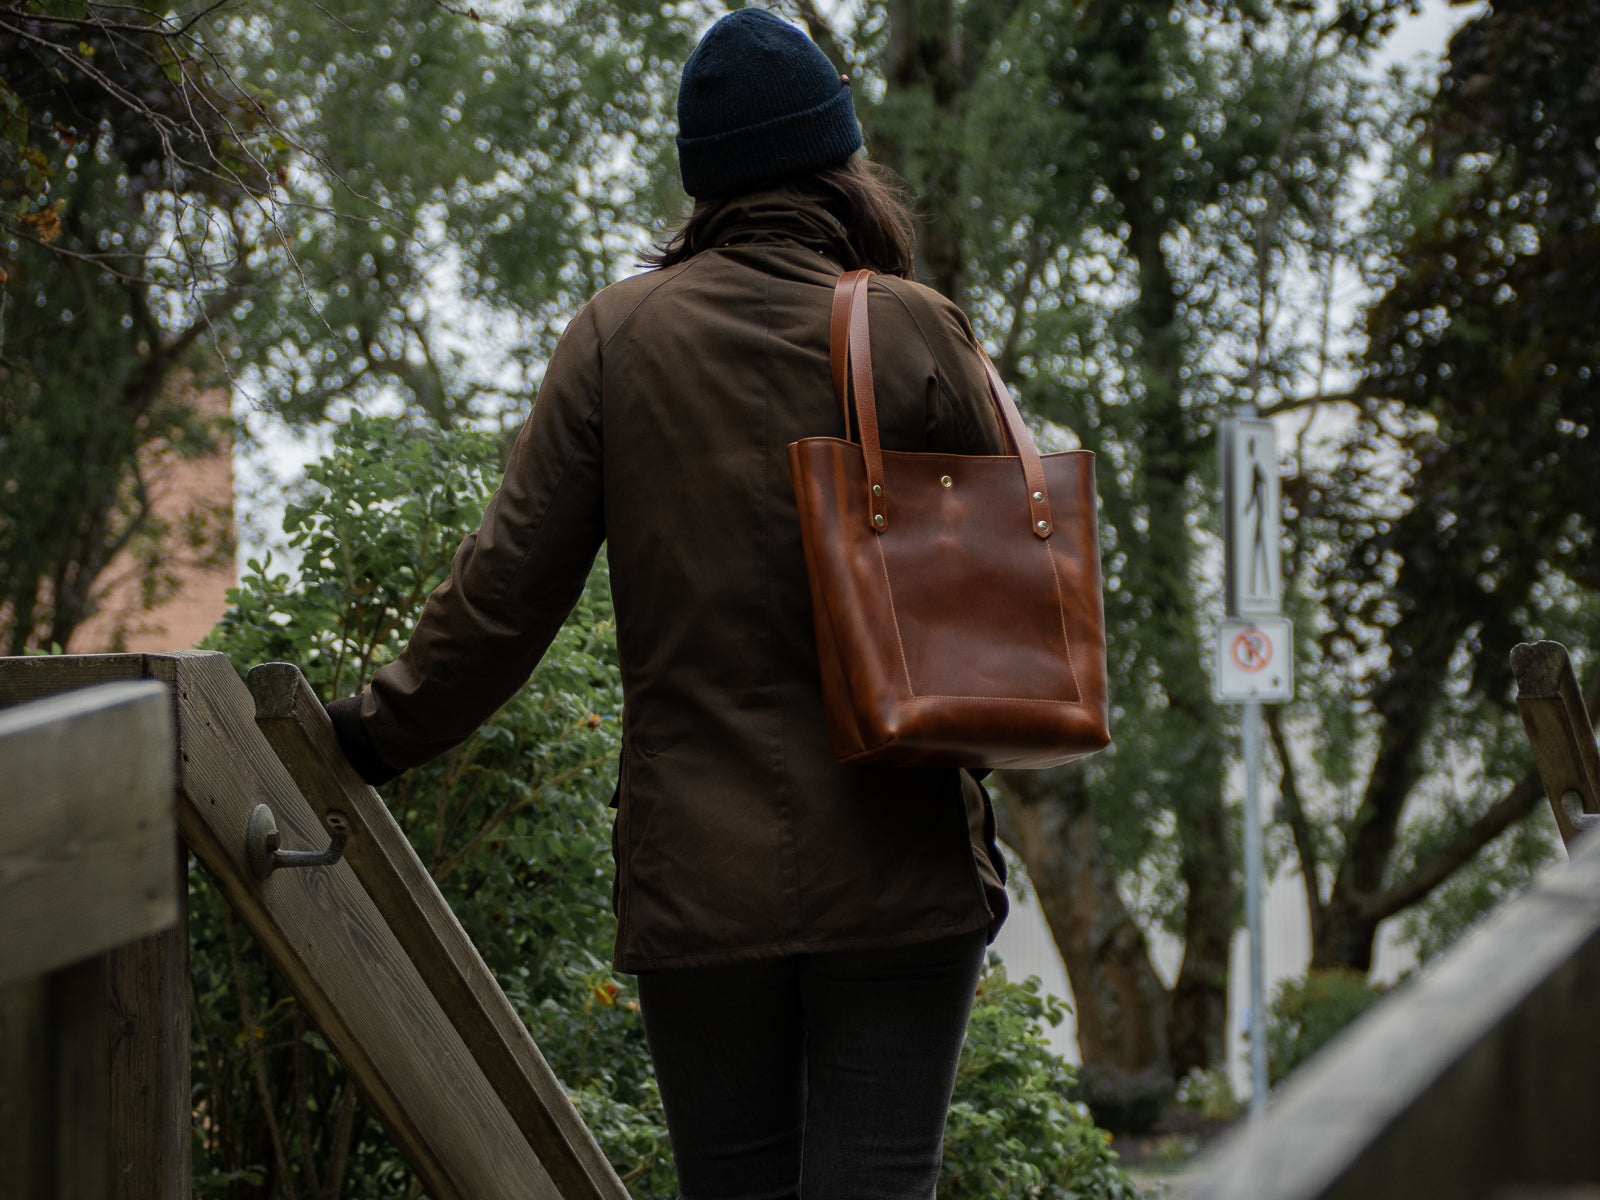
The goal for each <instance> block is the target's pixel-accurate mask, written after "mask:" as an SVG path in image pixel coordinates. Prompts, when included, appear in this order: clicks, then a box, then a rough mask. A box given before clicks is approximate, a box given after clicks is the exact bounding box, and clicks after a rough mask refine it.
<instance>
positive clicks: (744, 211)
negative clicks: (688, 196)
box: [704, 191, 862, 271]
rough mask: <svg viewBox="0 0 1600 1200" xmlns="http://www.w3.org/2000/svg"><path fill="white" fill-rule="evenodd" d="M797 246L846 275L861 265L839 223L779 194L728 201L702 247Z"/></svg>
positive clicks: (810, 204) (818, 207) (812, 205)
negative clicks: (812, 251)
mask: <svg viewBox="0 0 1600 1200" xmlns="http://www.w3.org/2000/svg"><path fill="white" fill-rule="evenodd" d="M784 243H789V244H798V245H801V246H805V247H807V248H809V249H811V250H815V251H816V252H817V253H818V254H821V255H823V256H824V257H826V258H828V259H830V260H831V261H833V262H835V263H838V264H839V266H840V267H842V268H843V269H845V270H847V271H849V270H854V269H855V268H857V267H859V266H861V265H862V264H861V263H860V262H859V261H858V259H857V257H856V252H855V250H854V249H852V248H851V246H850V237H849V235H848V234H847V233H846V232H845V228H844V225H843V224H841V223H840V221H839V219H838V218H837V217H835V216H834V215H833V214H832V213H830V212H829V211H828V210H827V209H825V208H823V207H822V206H821V205H820V204H818V203H816V202H815V201H811V200H797V199H795V198H794V197H793V196H792V195H785V194H784V193H782V192H772V191H765V192H750V193H747V194H745V195H742V196H734V197H732V198H731V199H729V200H728V201H727V202H726V203H725V204H724V205H723V206H722V208H720V209H719V210H718V211H717V213H716V215H715V216H713V217H712V218H711V220H710V222H709V224H708V225H707V227H706V232H705V243H704V244H705V245H707V246H708V247H711V246H756V245H781V244H784Z"/></svg>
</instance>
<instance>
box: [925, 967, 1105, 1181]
mask: <svg viewBox="0 0 1600 1200" xmlns="http://www.w3.org/2000/svg"><path fill="white" fill-rule="evenodd" d="M1065 1011H1066V1006H1065V1005H1064V1004H1063V1003H1062V1002H1061V1001H1060V1000H1059V999H1057V998H1056V997H1054V996H1045V995H1041V994H1040V991H1039V981H1038V980H1037V979H1035V978H1029V979H1028V980H1026V981H1024V982H1023V983H1012V982H1010V981H1009V980H1008V979H1007V978H1006V973H1005V968H1004V967H1002V966H1001V965H1000V964H999V963H998V962H997V961H994V962H991V964H990V965H989V967H988V969H987V970H986V971H985V972H984V975H983V979H982V981H981V983H980V984H979V988H978V995H977V998H976V1000H975V1001H974V1003H973V1007H972V1018H971V1020H970V1021H969V1023H968V1025H967V1040H966V1044H965V1045H964V1046H963V1047H962V1050H961V1066H960V1069H959V1071H958V1073H957V1075H956V1087H955V1096H954V1099H953V1102H952V1104H951V1106H950V1119H949V1122H948V1124H947V1125H946V1127H945V1159H944V1171H943V1173H942V1174H941V1175H940V1178H939V1195H940V1197H941V1200H1025V1198H1026V1200H1034V1198H1037V1200H1130V1198H1131V1197H1132V1196H1133V1195H1134V1190H1133V1185H1132V1184H1131V1183H1130V1182H1129V1181H1128V1178H1127V1176H1126V1175H1124V1174H1123V1173H1122V1172H1121V1171H1120V1170H1119V1169H1118V1168H1117V1165H1116V1155H1115V1154H1114V1153H1113V1152H1112V1150H1111V1147H1110V1135H1109V1134H1107V1133H1106V1132H1105V1131H1104V1130H1101V1129H1096V1128H1095V1126H1094V1122H1093V1121H1092V1120H1091V1119H1090V1117H1089V1112H1088V1110H1087V1109H1086V1108H1085V1107H1084V1106H1083V1105H1082V1104H1079V1103H1077V1102H1075V1101H1073V1100H1071V1099H1069V1098H1068V1097H1069V1095H1070V1093H1071V1091H1072V1087H1073V1085H1074V1083H1075V1076H1074V1072H1073V1068H1072V1066H1071V1064H1069V1063H1067V1062H1066V1061H1065V1060H1064V1059H1062V1057H1061V1056H1060V1055H1058V1054H1057V1053H1055V1051H1054V1050H1052V1049H1051V1047H1050V1045H1049V1043H1048V1042H1047V1041H1046V1039H1045V1035H1044V1029H1043V1023H1045V1022H1048V1023H1049V1024H1050V1025H1052V1026H1054V1025H1059V1024H1060V1023H1061V1020H1062V1017H1063V1016H1064V1014H1065Z"/></svg>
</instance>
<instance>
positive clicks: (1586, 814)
mask: <svg viewBox="0 0 1600 1200" xmlns="http://www.w3.org/2000/svg"><path fill="white" fill-rule="evenodd" d="M1511 671H1512V674H1513V676H1514V677H1515V678H1516V681H1517V709H1518V710H1519V711H1520V712H1521V713H1522V724H1523V728H1525V729H1526V730H1527V731H1528V742H1529V744H1530V745H1532V747H1533V760H1534V762H1535V763H1536V764H1537V766H1538V768H1539V778H1540V780H1541V782H1543V784H1544V790H1545V794H1546V795H1547V796H1549V797H1550V807H1551V809H1552V810H1553V811H1554V812H1555V817H1556V825H1557V826H1558V827H1559V828H1560V830H1561V840H1562V841H1563V842H1565V843H1566V844H1567V847H1568V849H1569V850H1570V849H1571V847H1572V842H1573V839H1574V838H1575V837H1577V836H1578V834H1579V833H1581V832H1582V831H1583V830H1585V829H1588V828H1590V827H1592V826H1594V825H1596V824H1600V815H1596V814H1600V751H1597V749H1596V747H1595V739H1594V722H1593V721H1591V720H1590V719H1589V711H1588V707H1587V706H1586V705H1585V704H1584V702H1583V693H1582V692H1581V691H1579V690H1578V681H1577V678H1576V677H1575V676H1574V675H1573V673H1572V660H1571V659H1570V658H1569V657H1568V655H1567V648H1566V647H1565V646H1563V645H1562V644H1561V643H1560V642H1533V643H1531V644H1530V643H1526V642H1525V643H1523V644H1522V645H1520V646H1516V647H1514V648H1513V649H1512V651H1511Z"/></svg>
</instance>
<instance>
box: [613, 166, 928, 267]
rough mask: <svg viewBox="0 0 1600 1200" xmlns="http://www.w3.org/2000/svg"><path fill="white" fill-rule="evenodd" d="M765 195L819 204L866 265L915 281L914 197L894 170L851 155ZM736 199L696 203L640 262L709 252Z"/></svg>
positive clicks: (666, 263)
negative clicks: (711, 235) (714, 231)
mask: <svg viewBox="0 0 1600 1200" xmlns="http://www.w3.org/2000/svg"><path fill="white" fill-rule="evenodd" d="M764 190H770V191H772V192H775V193H776V194H778V195H780V196H788V197H790V198H791V199H793V200H794V201H795V202H796V203H797V204H804V203H812V204H820V205H821V206H822V207H823V208H824V209H826V210H827V211H828V212H829V213H831V214H833V216H834V217H835V218H836V219H837V220H838V222H839V223H840V224H841V225H843V226H844V231H845V235H846V237H847V238H848V239H849V241H850V247H851V249H853V250H854V251H855V252H856V256H857V257H858V258H859V259H860V260H861V263H862V265H863V266H867V267H871V268H872V269H873V270H874V271H878V272H880V273H882V274H884V275H898V276H900V277H901V278H902V279H911V278H912V277H914V276H915V274H916V266H915V263H914V260H913V258H912V254H913V251H914V249H915V246H916V225H915V220H914V218H913V217H912V215H911V207H910V199H911V198H910V196H909V194H908V193H907V192H906V188H905V185H904V184H903V183H901V182H900V180H899V178H898V177H897V176H896V175H895V173H894V172H893V171H891V170H889V168H887V167H884V166H881V165H879V164H878V163H875V162H872V161H871V160H870V159H866V158H863V157H861V156H860V155H859V154H852V155H851V156H850V157H849V158H847V159H845V160H844V161H843V162H842V163H839V164H838V165H836V166H832V167H823V168H821V169H820V170H818V171H814V172H812V173H811V174H809V175H803V176H801V177H800V178H798V179H793V180H790V181H788V182H786V183H779V184H774V185H772V186H771V187H770V188H769V189H764ZM737 199H738V197H737V196H713V197H710V198H709V199H705V200H697V201H696V202H695V206H694V207H693V208H692V209H690V210H689V215H688V216H687V217H685V218H684V220H683V222H682V223H681V224H680V225H679V226H678V227H677V228H676V229H674V230H673V231H672V232H671V233H669V234H668V235H667V236H666V237H664V238H663V239H662V240H661V241H658V242H657V243H656V244H655V245H654V246H653V247H652V248H651V249H650V251H648V252H647V253H645V254H643V255H641V256H640V262H641V263H643V264H644V265H645V266H647V267H670V266H674V265H676V264H677V263H681V262H683V261H685V260H686V259H690V258H693V257H694V256H695V255H696V254H699V253H700V251H702V250H708V249H710V242H709V239H708V238H707V236H706V234H707V233H708V231H709V230H710V229H711V227H712V226H713V225H714V224H715V223H716V218H717V216H718V214H719V213H721V212H722V210H723V208H724V207H725V206H727V205H728V204H729V203H730V202H732V201H734V200H737Z"/></svg>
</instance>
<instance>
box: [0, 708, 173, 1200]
mask: <svg viewBox="0 0 1600 1200" xmlns="http://www.w3.org/2000/svg"><path fill="white" fill-rule="evenodd" d="M172 744H173V743H172V705H171V702H170V701H169V700H168V697H167V692H166V689H165V688H163V687H161V686H160V685H159V684H155V683H136V682H129V683H108V684H105V685H103V686H100V687H94V688H89V689H87V690H84V691H76V692H72V693H70V694H68V695H64V696H60V697H57V698H55V699H49V700H38V701H35V702H34V703H31V704H22V705H18V706H17V707H14V708H10V709H7V710H5V711H3V712H0V1195H4V1196H7V1197H17V1198H18V1200H43V1198H45V1197H51V1198H54V1197H58V1196H59V1197H102V1196H112V1195H119V1196H120V1195H138V1196H160V1197H163V1198H167V1197H172V1198H173V1200H182V1198H183V1197H186V1196H187V1195H188V1194H189V1186H188V1181H189V1095H188V1092H189V1058H188V1017H189V1009H188V978H187V973H186V969H185V967H186V954H185V951H186V944H185V942H184V939H183V929H182V920H181V917H182V913H183V904H184V896H185V894H186V889H185V888H184V887H183V886H182V883H181V879H180V872H181V870H182V863H183V859H182V857H181V856H180V855H179V852H178V840H177V833H176V829H175V827H174V823H173V788H172V780H173V768H172V757H173V756H172Z"/></svg>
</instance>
